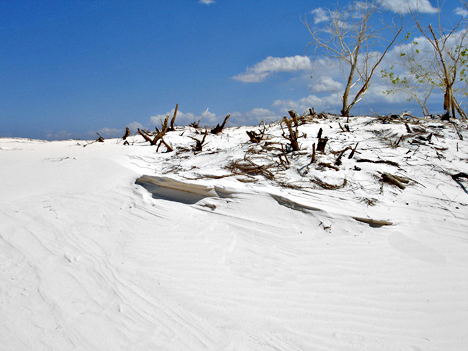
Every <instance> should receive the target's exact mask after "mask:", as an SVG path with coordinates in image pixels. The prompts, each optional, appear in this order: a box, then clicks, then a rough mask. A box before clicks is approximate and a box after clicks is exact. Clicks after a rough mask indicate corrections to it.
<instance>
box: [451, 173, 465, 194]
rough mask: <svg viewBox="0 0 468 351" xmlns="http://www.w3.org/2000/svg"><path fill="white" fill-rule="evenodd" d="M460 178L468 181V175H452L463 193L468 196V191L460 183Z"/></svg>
mask: <svg viewBox="0 0 468 351" xmlns="http://www.w3.org/2000/svg"><path fill="white" fill-rule="evenodd" d="M460 178H466V179H468V174H467V173H457V174H454V175H452V179H453V180H454V181H455V182H457V184H458V185H460V186H461V188H462V189H463V191H464V192H465V193H467V194H468V189H466V188H465V185H463V183H462V182H461V181H460Z"/></svg>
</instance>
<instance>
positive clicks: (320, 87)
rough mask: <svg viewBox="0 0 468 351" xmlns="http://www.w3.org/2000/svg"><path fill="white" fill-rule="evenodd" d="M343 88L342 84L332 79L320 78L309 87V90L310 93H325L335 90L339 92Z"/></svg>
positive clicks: (328, 77)
mask: <svg viewBox="0 0 468 351" xmlns="http://www.w3.org/2000/svg"><path fill="white" fill-rule="evenodd" d="M343 87H344V85H343V84H342V83H340V82H337V81H335V80H333V78H332V77H330V76H322V77H319V78H318V79H317V80H316V82H313V83H311V84H310V85H309V90H310V91H311V92H312V93H327V92H332V91H336V90H338V91H341V90H342V89H343Z"/></svg>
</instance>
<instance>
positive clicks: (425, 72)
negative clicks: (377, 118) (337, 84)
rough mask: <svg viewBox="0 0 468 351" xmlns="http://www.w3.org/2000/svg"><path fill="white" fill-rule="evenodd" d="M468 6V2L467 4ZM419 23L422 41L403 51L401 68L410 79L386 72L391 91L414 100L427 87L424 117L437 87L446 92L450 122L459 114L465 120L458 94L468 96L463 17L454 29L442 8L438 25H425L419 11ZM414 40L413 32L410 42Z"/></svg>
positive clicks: (466, 35) (466, 34) (466, 29)
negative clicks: (449, 25)
mask: <svg viewBox="0 0 468 351" xmlns="http://www.w3.org/2000/svg"><path fill="white" fill-rule="evenodd" d="M464 5H465V6H467V4H466V2H465V3H464ZM411 15H412V17H413V20H414V22H415V26H416V31H417V33H419V34H420V35H421V37H420V38H416V39H412V41H411V42H410V43H409V44H408V45H404V46H402V47H401V49H400V55H399V57H400V61H399V63H398V64H399V65H400V66H402V67H403V68H404V69H405V70H406V76H404V77H400V76H399V75H395V74H394V72H392V71H391V72H387V71H382V72H383V76H384V77H386V78H387V79H388V80H389V81H390V82H391V83H392V85H393V89H392V90H389V91H388V92H390V93H393V92H395V91H403V92H406V93H408V92H409V93H410V94H411V89H413V90H412V91H413V92H412V94H413V97H414V96H416V94H417V91H418V90H420V88H423V89H424V90H425V91H426V95H425V103H424V104H421V102H420V101H418V102H420V105H421V106H422V107H423V111H424V114H429V111H428V110H427V106H426V102H427V99H428V98H429V95H430V93H431V92H432V90H433V89H434V88H438V89H440V90H441V91H442V92H443V95H444V101H443V102H444V103H443V107H444V110H445V115H444V117H445V118H446V119H448V118H450V117H455V116H456V111H457V112H458V114H459V115H460V117H461V118H462V119H463V120H466V115H465V113H464V111H463V109H462V108H461V106H460V104H459V103H458V101H457V99H456V96H455V95H456V93H457V92H461V93H463V94H465V95H467V89H466V85H467V81H468V72H467V64H468V48H467V45H468V26H467V22H466V21H465V20H464V19H463V18H462V19H460V20H459V21H458V22H457V23H456V24H455V25H453V26H452V28H451V29H450V28H447V24H446V23H449V22H448V21H445V20H444V19H443V18H442V17H441V8H440V6H439V7H438V13H437V25H436V26H433V25H432V24H428V25H425V24H424V22H423V20H422V19H421V15H420V14H419V13H418V12H411ZM409 38H410V33H408V35H407V36H406V38H405V39H406V40H408V39H409Z"/></svg>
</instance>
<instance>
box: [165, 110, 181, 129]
mask: <svg viewBox="0 0 468 351" xmlns="http://www.w3.org/2000/svg"><path fill="white" fill-rule="evenodd" d="M178 109H179V104H176V107H175V110H174V116H172V119H171V126H170V127H169V128H168V130H167V131H168V132H173V131H174V130H175V127H174V123H175V119H176V116H177V110H178Z"/></svg>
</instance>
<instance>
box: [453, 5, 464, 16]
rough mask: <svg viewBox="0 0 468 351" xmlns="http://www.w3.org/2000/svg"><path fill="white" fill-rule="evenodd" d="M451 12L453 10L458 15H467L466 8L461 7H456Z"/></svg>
mask: <svg viewBox="0 0 468 351" xmlns="http://www.w3.org/2000/svg"><path fill="white" fill-rule="evenodd" d="M453 12H455V14H456V15H460V16H463V17H466V16H468V10H467V9H464V8H462V7H457V8H456V9H455V10H454V11H453Z"/></svg>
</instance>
